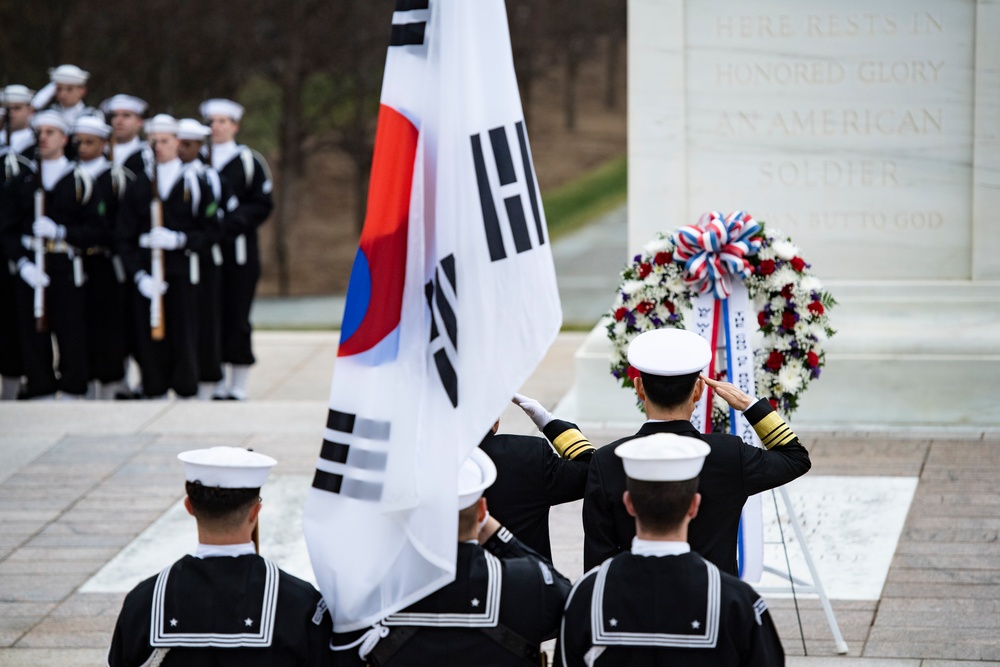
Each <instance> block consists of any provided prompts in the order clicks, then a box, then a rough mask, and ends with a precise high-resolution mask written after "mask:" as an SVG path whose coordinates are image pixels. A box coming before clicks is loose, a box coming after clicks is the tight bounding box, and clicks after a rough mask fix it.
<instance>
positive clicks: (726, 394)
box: [701, 375, 757, 412]
mask: <svg viewBox="0 0 1000 667" xmlns="http://www.w3.org/2000/svg"><path fill="white" fill-rule="evenodd" d="M701 379H702V380H704V381H705V384H707V385H708V386H709V387H711V388H712V389H713V390H715V393H716V394H718V395H719V396H720V397H721V398H722V400H724V401H725V402H726V403H728V404H729V407H731V408H736V409H737V410H739V411H740V412H743V411H744V410H746V409H747V408H749V407H750V406H751V405H753V404H754V403H756V402H757V401H756V399H755V398H753V397H752V396H747V395H746V394H744V393H743V392H742V391H741V390H740V388H739V387H737V386H736V385H734V384H733V383H731V382H720V381H719V380H713V379H711V378H709V377H707V376H705V375H702V376H701Z"/></svg>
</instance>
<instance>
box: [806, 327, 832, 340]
mask: <svg viewBox="0 0 1000 667" xmlns="http://www.w3.org/2000/svg"><path fill="white" fill-rule="evenodd" d="M809 333H810V334H812V335H813V336H814V337H815V338H816V342H817V343H822V342H824V341H825V340H827V339H828V338H829V336H827V335H826V329H825V328H823V325H822V324H819V323H816V322H813V323H812V324H810V325H809Z"/></svg>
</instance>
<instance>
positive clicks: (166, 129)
mask: <svg viewBox="0 0 1000 667" xmlns="http://www.w3.org/2000/svg"><path fill="white" fill-rule="evenodd" d="M143 130H144V131H145V132H146V134H151V133H154V132H159V133H161V134H177V119H176V118H174V117H173V116H171V115H169V114H165V113H158V114H156V115H155V116H153V117H152V118H150V119H149V120H147V121H146V122H145V123H144V124H143Z"/></svg>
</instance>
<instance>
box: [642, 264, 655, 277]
mask: <svg viewBox="0 0 1000 667" xmlns="http://www.w3.org/2000/svg"><path fill="white" fill-rule="evenodd" d="M652 270H653V267H652V266H650V265H649V262H643V263H642V264H640V265H639V277H640V278H645V277H646V276H648V275H649V273H650V272H651V271H652Z"/></svg>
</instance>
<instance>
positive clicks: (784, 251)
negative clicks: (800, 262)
mask: <svg viewBox="0 0 1000 667" xmlns="http://www.w3.org/2000/svg"><path fill="white" fill-rule="evenodd" d="M771 249H772V250H773V251H774V255H775V256H776V257H777V258H778V259H783V260H785V261H788V260H790V259H791V258H792V257H796V256H797V255H798V254H799V249H798V247H797V246H796V245H795V244H794V243H792V242H791V241H777V240H776V241H775V242H774V243H772V244H771Z"/></svg>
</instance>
